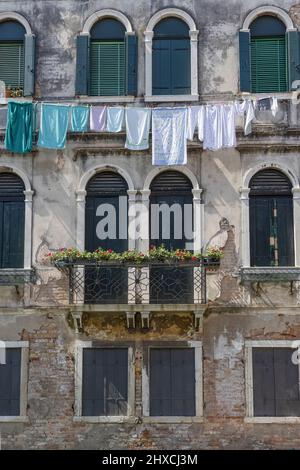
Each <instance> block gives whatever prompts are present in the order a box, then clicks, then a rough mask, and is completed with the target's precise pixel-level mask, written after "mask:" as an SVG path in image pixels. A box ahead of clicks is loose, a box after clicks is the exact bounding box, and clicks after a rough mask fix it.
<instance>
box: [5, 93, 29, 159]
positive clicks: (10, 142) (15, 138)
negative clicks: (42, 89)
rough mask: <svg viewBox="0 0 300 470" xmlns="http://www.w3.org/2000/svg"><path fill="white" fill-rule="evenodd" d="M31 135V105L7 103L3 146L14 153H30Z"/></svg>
mask: <svg viewBox="0 0 300 470" xmlns="http://www.w3.org/2000/svg"><path fill="white" fill-rule="evenodd" d="M32 133H33V106H32V103H18V102H15V101H10V102H9V103H8V113H7V127H6V133H5V141H4V146H5V148H6V149H7V150H10V151H11V152H16V153H26V152H31V149H32Z"/></svg>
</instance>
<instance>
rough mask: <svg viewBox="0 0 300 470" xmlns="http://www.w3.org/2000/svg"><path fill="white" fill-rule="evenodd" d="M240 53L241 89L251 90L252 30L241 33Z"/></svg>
mask: <svg viewBox="0 0 300 470" xmlns="http://www.w3.org/2000/svg"><path fill="white" fill-rule="evenodd" d="M239 44H240V47H239V55H240V90H241V91H245V92H249V93H250V92H251V50H250V32H248V31H240V33H239Z"/></svg>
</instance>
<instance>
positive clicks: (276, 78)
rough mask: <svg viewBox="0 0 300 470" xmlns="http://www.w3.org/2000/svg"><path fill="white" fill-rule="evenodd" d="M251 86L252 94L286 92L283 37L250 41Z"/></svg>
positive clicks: (284, 44)
mask: <svg viewBox="0 0 300 470" xmlns="http://www.w3.org/2000/svg"><path fill="white" fill-rule="evenodd" d="M251 86H252V92H253V93H275V92H284V91H287V61H286V40H285V36H274V37H265V38H252V39H251Z"/></svg>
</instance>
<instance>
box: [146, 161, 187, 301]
mask: <svg viewBox="0 0 300 470" xmlns="http://www.w3.org/2000/svg"><path fill="white" fill-rule="evenodd" d="M150 189H151V194H150V224H149V225H150V234H151V240H150V243H151V245H154V246H156V247H158V246H160V245H162V244H163V245H164V246H165V248H167V249H169V250H176V249H185V248H186V242H187V241H188V239H187V237H186V235H188V234H189V233H191V231H192V230H193V227H189V228H188V227H187V226H185V222H187V221H189V222H190V221H191V222H192V223H193V209H192V207H193V195H192V184H191V182H190V180H189V179H188V178H187V177H186V176H185V175H184V174H182V173H180V172H178V171H173V170H167V171H164V172H162V173H160V174H159V175H158V176H156V177H155V178H154V179H153V181H152V183H151V185H150ZM186 211H190V212H189V213H186ZM184 215H186V217H184ZM193 299H194V297H193V268H189V267H184V268H183V267H181V268H176V267H174V266H173V267H170V268H169V267H151V270H150V303H161V302H166V303H193Z"/></svg>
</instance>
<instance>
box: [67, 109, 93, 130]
mask: <svg viewBox="0 0 300 470" xmlns="http://www.w3.org/2000/svg"><path fill="white" fill-rule="evenodd" d="M89 114H90V110H89V108H88V107H87V106H73V107H72V114H71V130H72V132H86V131H87V127H88V120H89Z"/></svg>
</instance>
